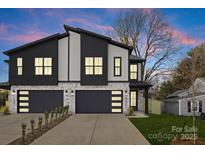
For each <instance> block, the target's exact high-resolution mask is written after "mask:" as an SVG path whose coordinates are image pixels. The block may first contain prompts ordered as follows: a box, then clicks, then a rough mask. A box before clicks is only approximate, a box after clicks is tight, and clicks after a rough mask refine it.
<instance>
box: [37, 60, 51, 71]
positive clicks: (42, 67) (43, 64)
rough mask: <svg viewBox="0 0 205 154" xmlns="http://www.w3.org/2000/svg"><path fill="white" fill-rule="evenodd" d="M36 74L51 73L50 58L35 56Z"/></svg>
mask: <svg viewBox="0 0 205 154" xmlns="http://www.w3.org/2000/svg"><path fill="white" fill-rule="evenodd" d="M35 74H36V75H52V58H35Z"/></svg>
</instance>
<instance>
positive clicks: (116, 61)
mask: <svg viewBox="0 0 205 154" xmlns="http://www.w3.org/2000/svg"><path fill="white" fill-rule="evenodd" d="M121 63H122V62H121V57H114V76H121Z"/></svg>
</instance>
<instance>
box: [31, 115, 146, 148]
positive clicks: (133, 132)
mask: <svg viewBox="0 0 205 154" xmlns="http://www.w3.org/2000/svg"><path fill="white" fill-rule="evenodd" d="M32 144H38V145H47V144H48V145H89V144H94V145H116V144H118V145H124V144H130V145H134V144H149V142H148V141H147V140H146V139H145V138H144V136H143V135H142V134H141V133H140V132H139V131H138V130H137V129H136V128H135V127H134V126H133V125H132V124H131V122H130V121H129V120H128V119H127V118H126V117H125V116H124V115H113V114H104V115H103V114H90V115H86V114H78V115H73V116H71V117H69V118H68V119H66V120H65V121H64V122H63V123H61V124H60V125H58V126H57V127H55V128H53V129H52V130H50V131H49V132H47V133H46V134H44V135H43V136H41V137H40V138H38V139H37V140H35V141H34V142H33V143H32Z"/></svg>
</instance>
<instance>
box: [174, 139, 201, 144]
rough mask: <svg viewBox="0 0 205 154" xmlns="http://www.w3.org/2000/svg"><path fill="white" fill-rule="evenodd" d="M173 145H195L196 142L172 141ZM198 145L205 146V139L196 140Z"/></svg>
mask: <svg viewBox="0 0 205 154" xmlns="http://www.w3.org/2000/svg"><path fill="white" fill-rule="evenodd" d="M171 144H173V145H193V144H194V141H193V140H180V139H176V140H172V142H171ZM196 144H197V145H205V140H204V139H197V140H196Z"/></svg>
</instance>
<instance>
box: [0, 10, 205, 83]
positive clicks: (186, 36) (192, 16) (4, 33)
mask: <svg viewBox="0 0 205 154" xmlns="http://www.w3.org/2000/svg"><path fill="white" fill-rule="evenodd" d="M127 10H129V9H112V8H110V9H0V82H5V81H8V64H6V63H5V62H4V60H6V59H8V57H7V56H5V55H4V54H3V51H6V50H9V49H12V48H14V47H17V46H20V45H23V44H26V43H29V42H31V41H35V40H38V39H40V38H43V37H46V36H49V35H52V34H55V33H63V32H64V29H63V24H67V25H70V26H74V27H80V28H84V29H87V30H90V31H94V32H97V33H100V34H108V33H109V32H111V31H112V30H113V27H112V26H113V22H114V20H115V19H116V17H117V15H119V13H120V12H124V11H127ZM145 10H146V11H149V9H145ZM160 11H161V12H162V14H163V15H164V17H165V20H166V22H167V23H168V24H169V26H170V27H171V28H172V31H173V35H174V37H176V38H177V39H178V40H179V42H180V44H181V46H182V48H181V49H180V51H179V54H178V55H177V57H176V59H177V60H178V61H179V60H180V58H183V56H184V55H185V54H186V52H187V51H188V50H189V49H190V48H192V47H194V46H196V45H197V44H199V43H201V42H203V41H204V39H205V20H204V17H205V9H160ZM174 65H175V64H174Z"/></svg>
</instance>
